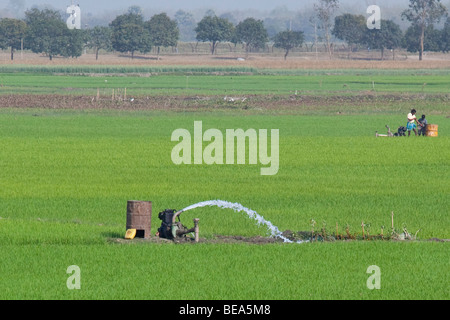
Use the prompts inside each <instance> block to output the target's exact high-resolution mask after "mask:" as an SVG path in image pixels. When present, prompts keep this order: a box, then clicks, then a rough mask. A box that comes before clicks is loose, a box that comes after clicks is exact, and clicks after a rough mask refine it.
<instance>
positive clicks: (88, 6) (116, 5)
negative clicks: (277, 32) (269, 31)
mask: <svg viewBox="0 0 450 320" xmlns="http://www.w3.org/2000/svg"><path fill="white" fill-rule="evenodd" d="M13 1H15V0H13ZM18 1H20V0H18ZM71 1H72V0H25V3H26V5H25V7H26V8H31V7H32V6H33V5H44V4H50V5H51V6H53V7H54V8H55V9H60V10H63V9H65V8H66V7H67V6H68V5H70V4H71ZM9 2H10V0H0V8H5V7H7V6H8V4H9ZM314 2H316V0H73V3H74V4H79V5H80V7H81V8H82V10H83V11H85V12H92V13H96V12H104V11H109V10H126V9H127V8H128V7H130V6H132V5H138V6H140V7H142V8H143V9H148V8H151V9H153V10H154V11H165V10H166V11H174V10H178V9H183V10H196V9H203V8H204V9H213V10H217V12H223V11H232V10H239V9H240V10H244V9H253V10H261V11H267V10H272V9H274V8H276V7H279V6H286V7H287V8H288V9H292V10H299V9H302V8H304V7H305V6H306V7H310V6H311V5H312V3H314ZM444 2H446V1H444ZM340 3H341V4H342V6H345V7H347V6H352V7H355V6H356V7H360V8H366V7H367V6H368V5H371V4H376V5H379V6H380V7H382V8H383V6H384V7H386V8H389V7H391V6H393V5H404V6H405V7H406V6H407V5H408V3H409V0H340Z"/></svg>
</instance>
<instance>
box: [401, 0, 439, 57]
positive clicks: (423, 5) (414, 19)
mask: <svg viewBox="0 0 450 320" xmlns="http://www.w3.org/2000/svg"><path fill="white" fill-rule="evenodd" d="M446 14H447V8H446V7H445V6H444V5H443V4H442V3H441V1H440V0H409V9H407V10H405V11H403V12H402V19H406V20H408V21H409V22H411V23H412V24H413V25H414V26H417V28H418V29H419V30H420V33H419V35H418V36H419V43H420V45H419V60H422V58H423V51H424V42H425V30H426V29H427V27H428V26H430V25H433V24H434V23H437V22H439V21H440V19H441V18H442V17H443V16H445V15H446Z"/></svg>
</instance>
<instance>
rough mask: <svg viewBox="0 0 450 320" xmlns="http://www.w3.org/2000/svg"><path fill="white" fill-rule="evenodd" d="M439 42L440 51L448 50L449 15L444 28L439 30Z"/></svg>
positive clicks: (449, 36) (449, 37)
mask: <svg viewBox="0 0 450 320" xmlns="http://www.w3.org/2000/svg"><path fill="white" fill-rule="evenodd" d="M440 44H441V45H440V48H441V50H442V52H449V51H450V17H448V18H447V20H446V21H445V24H444V29H442V31H441V39H440Z"/></svg>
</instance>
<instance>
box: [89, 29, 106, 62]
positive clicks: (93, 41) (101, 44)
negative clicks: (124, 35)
mask: <svg viewBox="0 0 450 320" xmlns="http://www.w3.org/2000/svg"><path fill="white" fill-rule="evenodd" d="M111 36H112V31H111V28H108V27H100V26H96V27H95V28H93V29H91V30H89V39H88V44H87V46H88V47H89V48H91V49H92V48H93V49H94V50H95V60H98V53H99V51H100V50H101V49H104V50H111V49H112V43H111Z"/></svg>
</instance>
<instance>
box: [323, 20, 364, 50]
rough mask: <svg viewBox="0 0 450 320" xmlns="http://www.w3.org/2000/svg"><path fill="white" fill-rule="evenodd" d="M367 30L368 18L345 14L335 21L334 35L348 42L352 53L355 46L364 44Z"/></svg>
mask: <svg viewBox="0 0 450 320" xmlns="http://www.w3.org/2000/svg"><path fill="white" fill-rule="evenodd" d="M366 29H367V28H366V18H365V17H364V16H363V15H354V14H349V13H345V14H343V15H340V16H337V17H336V18H335V19H334V28H333V31H332V34H333V35H334V36H335V37H336V38H338V39H340V40H343V41H345V42H347V44H348V47H349V52H352V51H353V46H354V45H356V44H360V43H361V42H362V39H363V36H364V30H366Z"/></svg>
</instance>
